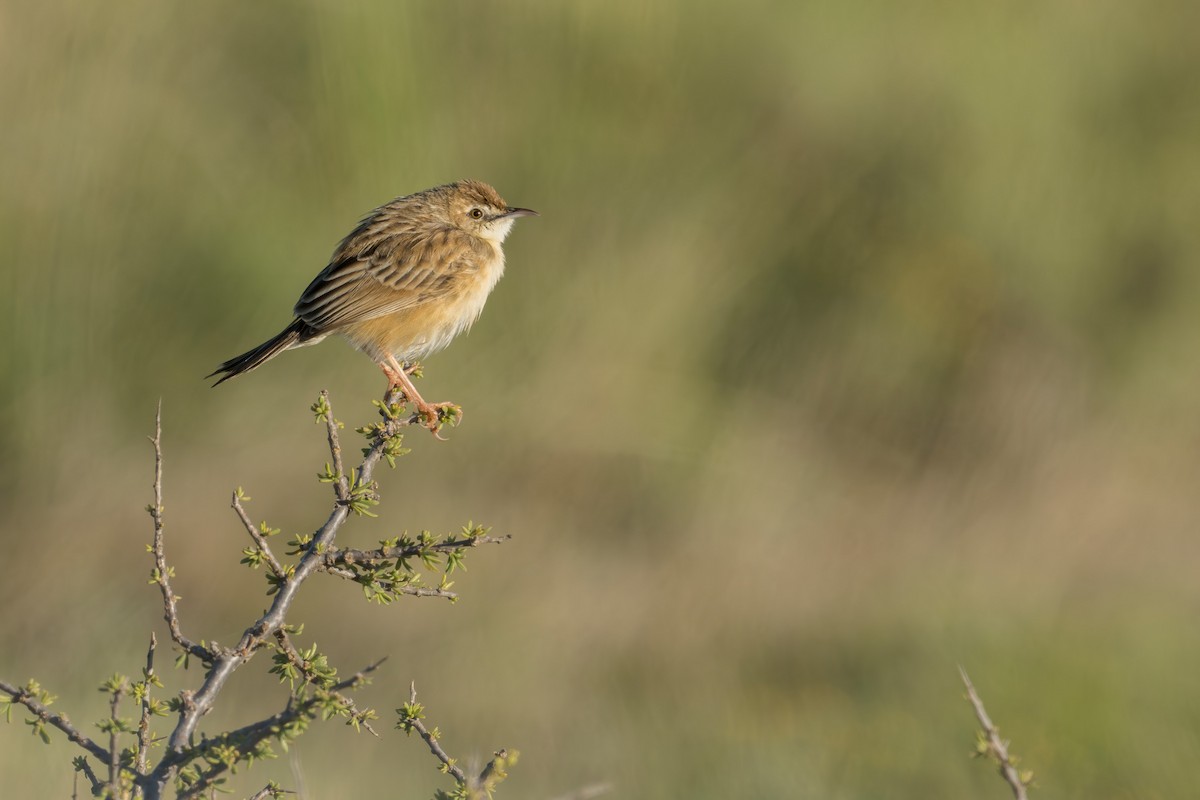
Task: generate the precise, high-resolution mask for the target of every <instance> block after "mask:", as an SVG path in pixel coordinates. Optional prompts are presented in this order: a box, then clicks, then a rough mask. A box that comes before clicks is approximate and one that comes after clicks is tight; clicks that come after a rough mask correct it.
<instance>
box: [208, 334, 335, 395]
mask: <svg viewBox="0 0 1200 800" xmlns="http://www.w3.org/2000/svg"><path fill="white" fill-rule="evenodd" d="M316 333H317V332H316V331H315V330H314V329H313V328H312V326H310V325H309V324H308V323H307V322H305V321H304V320H302V319H298V320H296V321H294V322H293V323H292V324H291V325H288V326H287V327H286V328H284V329H283V330H282V331H281V332H280V333H279V334H278V335H277V336H274V337H272V338H270V339H268V340H267V341H265V342H263V343H262V344H260V345H259V346H258V347H255V348H254V349H253V350H248V351H246V352H245V353H242V354H241V355H240V356H234V357H233V358H231V359H229V360H228V361H226V362H225V363H224V364H222V365H221V366H219V367H217V368H216V369H215V370H214V371H213V372H212V374H210V375H206V376H205V377H206V378H211V377H213V375H220V376H221V377H220V378H218V379H217V382H216V383H214V384H213V386H219V385H220V384H222V383H224V382H225V381H227V380H229V379H230V378H232V377H234V376H235V375H241V374H242V373H243V372H249V371H250V370H252V369H257V368H258V367H260V366H262V365H263V364H265V363H266V362H268V361H270V360H271V359H272V358H274V357H275V356H277V355H279V354H280V353H282V352H283V351H284V350H287V349H289V348H292V347H296V346H298V345H301V344H313V342H311V341H310V340H311V339H313V338H316Z"/></svg>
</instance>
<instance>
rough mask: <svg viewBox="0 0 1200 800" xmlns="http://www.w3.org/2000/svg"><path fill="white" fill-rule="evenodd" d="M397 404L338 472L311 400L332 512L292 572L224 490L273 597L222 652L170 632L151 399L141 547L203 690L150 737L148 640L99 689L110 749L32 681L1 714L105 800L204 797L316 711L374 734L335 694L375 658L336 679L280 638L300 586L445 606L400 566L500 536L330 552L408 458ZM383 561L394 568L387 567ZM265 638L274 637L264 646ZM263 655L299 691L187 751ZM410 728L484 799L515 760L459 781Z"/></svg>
mask: <svg viewBox="0 0 1200 800" xmlns="http://www.w3.org/2000/svg"><path fill="white" fill-rule="evenodd" d="M402 399H403V396H402V394H401V393H400V392H399V391H393V392H389V394H388V395H387V396H385V398H384V402H383V403H382V404H379V403H377V405H379V406H380V411H381V416H382V418H383V422H380V423H376V424H374V425H371V426H368V427H367V428H363V429H359V432H360V433H363V434H365V435H366V436H367V439H368V443H369V447H367V448H366V449H364V450H363V456H364V457H363V459H362V461H361V463H360V464H359V465H358V466H357V467H356V468H355V469H353V470H352V471H351V472H350V473H347V471H346V469H345V466H344V463H343V458H342V447H341V442H340V438H339V433H338V431H339V429H340V428H341V427H342V426H341V423H339V422H337V421H336V420H335V419H334V418H333V411H332V408H331V407H330V406H329V403H328V395H327V394H326V393H325V392H322V393H321V396H320V398H319V400H318V403H317V405H315V406H314V407H313V409H314V411H316V412H317V414H318V419H319V420H321V421H324V422H325V426H326V435H327V439H328V443H329V452H330V457H331V459H332V465H331V466H327V468H326V471H325V473H324V476H323V479H325V480H327V481H328V482H330V483H332V484H333V492H334V505H333V509H332V510H331V512H330V514H329V517H328V518H327V519H326V521H325V523H324V524H323V525H322V526H321V527H320V528H319V529H318V530H317V531H316V532H315V533H314V534H313V535H312V536H311V537H304V538H301V539H300V540H299V541H301V542H303V544H302V547H303V551H302V553H301V554H300V557H299V559H298V561H297V562H296V563H295V564H294V565H288V566H286V567H285V566H284V564H283V563H281V562H280V561H279V560H278V558H277V557H276V556H275V554H274V553H273V552H272V551H271V549H270V547H269V546H268V543H267V535H269V534H268V533H267V532H266V531H265V530H263V531H260V529H259V528H257V527H256V526H255V525H254V523H253V521H252V520H251V519H250V516H249V515H248V514H247V513H246V510H245V507H244V506H243V504H242V500H244V499H247V498H245V497H244V496H243V495H242V494H241V492H240V490H239V491H238V492H236V493H234V496H233V500H232V507H233V509H234V511H235V513H236V514H237V516H238V518H239V520H240V521H241V522H242V524H243V526H244V527H245V528H246V531H247V533H248V534H249V536H250V537H251V539H252V540H253V542H254V545H255V547H256V548H257V551H258V552H257V553H254V552H253V551H247V555H248V557H251V558H252V560H251V563H252V564H255V565H256V564H257V562H258V561H259V560H261V561H265V563H267V564H268V566H269V568H270V569H271V572H272V576H271V577H270V578H269V580H270V581H271V585H272V591H271V594H273V598H272V601H271V605H270V607H269V609H268V610H267V611H266V612H265V613H264V614H263V615H262V616H261V617H259V619H258V620H257V621H255V623H254V624H253V625H251V626H250V627H249V628H247V629H246V630H245V632H244V633H243V634H242V636H241V638H240V639H239V640H238V642H237V644H236V645H235V646H233V647H221V646H220V645H218V644H217V643H215V642H203V641H201V642H196V641H193V640H191V639H189V638H188V637H187V636H185V635H184V633H183V630H182V626H181V625H180V620H179V612H178V605H177V604H178V600H179V597H178V596H177V595H176V594H175V593H174V591H173V588H172V585H171V581H172V578H173V577H174V570H173V569H172V568H171V567H170V565H169V564H168V562H167V559H166V553H165V546H164V538H165V537H164V529H165V525H164V517H163V452H162V403H161V401H160V402H159V404H158V409H157V412H156V414H155V428H154V436H153V437H150V441H151V443H152V444H153V446H154V485H153V490H154V503H153V505H151V506H149V507H147V511H148V512H149V513H150V515H151V518H152V519H153V523H154V537H153V542H152V544H151V545H150V546H149V547H148V549H149V550H150V551H151V553H152V555H153V558H154V570H153V572H152V580H151V582H152V583H155V584H156V585H157V586H158V587H159V591H160V593H161V595H162V601H163V618H164V619H165V621H166V623H167V627H168V629H169V631H170V635H171V639H172V641H173V642H174V643H175V644H176V645H177V646H178V647H179V648H180V649H181V650H182V651H183V654H184V655H183V656H182V657H184V658H186V657H187V656H195V657H196V658H197V659H198V660H199V661H201V662H202V663H203V665H204V667H205V674H204V680H203V682H202V683H201V685H200V687H199V688H198V689H197V690H196V691H194V692H193V691H182V692H180V693H179V695H178V698H177V699H176V700H174V701H173V702H172V703H171V706H172V707H173V709H174V710H175V711H176V712H177V713H178V715H179V717H178V720H177V722H176V724H175V727H174V729H173V730H172V731H171V733H170V735H169V736H168V737H165V740H157V739H155V738H154V737H153V735H152V732H151V730H150V722H151V718H152V717H153V716H155V715H156V714H159V713H162V710H163V709H164V708H165V706H164V704H162V703H160V702H159V701H156V700H154V699H152V697H151V687H152V686H159V687H161V686H162V684H161V682H160V681H159V680H158V677H157V675H156V673H155V670H154V658H155V650H156V647H157V640H156V638H155V637H154V636H153V635H151V638H150V644H149V647H148V649H147V651H146V662H145V669H144V670H143V677H142V680H141V681H137V682H132V683H130V682H129V681H128V679H126V678H123V677H120V676H116V677H115V678H114V679H113V680H112V681H110V682H108V683H107V684H106V685H105V689H106V691H108V692H109V693H110V695H111V700H110V709H109V718H108V720H106V721H104V723H102V724H101V728H102V730H105V731H106V732H108V733H109V747H108V748H107V749H106V748H104V747H102V746H101V745H99V744H98V743H97V742H96V741H94V740H92V739H91V738H89V737H87V736H86V735H84V734H83V733H81V732H80V731H79V730H78V729H77V728H75V727H74V725H72V724H71V722H70V721H69V720H68V719H67V717H66V716H65V715H63V714H58V713H55V712H51V711H50V710H49V708H48V707H47V706H48V705H49V704H50V703H51V702H52V701H53V698H52V697H50V695H48V694H47V693H46V692H44V691H43V690H42V689H41V688H40V687H39V686H38V685H37V684H36V683H34V682H32V681H31V682H30V683H29V684H27V685H26V686H24V687H17V686H13V685H10V684H8V683H5V682H3V681H0V693H3V694H7V695H8V700H7V702H8V703H9V704H10V706H11V705H20V706H23V707H24V708H25V709H27V710H28V711H29V712H30V713H31V715H32V716H33V717H34V719H33V720H31V721H30V724H31V725H33V726H34V728H35V731H37V732H40V733H41V734H42V736H43V738H45V732H44V726H51V727H54V728H57V729H58V730H60V731H62V732H63V733H64V734H66V736H67V738H68V739H69V740H70V741H71V742H73V743H75V744H77V745H79V746H80V747H82V748H83V749H84V750H86V751H87V753H88V754H89V755H90V756H92V757H94V758H96V759H97V761H99V762H100V763H101V764H104V765H105V766H106V767H107V771H108V775H107V778H108V780H107V782H104V781H101V780H100V778H99V777H98V776H97V775H96V773H95V772H94V771H93V769H92V767H91V766H90V765H89V763H88V760H87V758H86V757H80V758H77V759H76V760H75V762H74V765H75V769H76V771H77V773H78V772H82V773H83V774H84V776H85V777H86V778H87V780H88V781H89V782H90V783H91V788H92V793H93V794H101V793H105V792H110V793H113V792H115V793H116V794H114V795H113V796H114V797H115V796H121V797H126V796H129V793H131V794H132V796H134V797H141V798H145V800H160V798H161V797H162V796H163V793H164V791H165V790H166V787H167V785H168V783H169V782H170V781H171V780H172V779H174V780H176V781H177V782H178V792H179V795H178V796H179V797H181V798H194V797H199V796H201V795H202V794H204V793H206V792H210V791H214V790H215V789H216V788H217V784H218V783H219V780H218V779H219V778H220V777H221V776H222V775H223V774H224V773H225V772H227V771H229V770H231V769H232V768H233V767H234V766H235V765H236V763H237V762H238V761H240V760H243V759H246V758H248V759H249V760H251V761H253V760H254V759H255V758H257V757H259V756H261V755H265V754H268V753H269V750H268V749H266V742H267V740H268V739H272V738H279V739H280V740H281V741H284V742H286V741H287V740H288V739H290V738H294V736H296V735H298V734H299V732H300V731H302V730H303V727H304V725H305V724H306V722H307V721H308V720H311V719H314V718H316V717H317V716H319V715H320V714H322V713H325V714H326V715H329V714H330V713H334V714H337V715H339V716H347V717H348V718H349V719H348V722H347V724H350V725H353V726H355V727H356V728H357V727H365V728H366V729H367V730H368V731H370V732H371V733H372V734H375V735H378V734H376V732H375V730H374V729H373V728H372V727H371V725H370V723H369V720H370V719H372V718H373V717H374V712H373V711H372V710H370V709H360V708H359V707H358V706H357V705H356V704H355V703H354V701H353V700H352V699H351V698H350V697H349V696H347V695H346V694H344V693H345V692H347V691H350V690H353V689H356V688H358V687H359V686H361V685H362V684H363V683H364V682H366V680H367V675H368V674H369V673H371V672H372V671H374V670H375V669H376V668H377V667H378V666H379V664H380V663H382V660H381V661H380V662H376V663H375V664H372V665H370V666H368V667H366V668H365V669H363V670H361V671H359V672H357V673H355V674H354V675H352V676H350V677H348V678H344V679H341V680H336V671H335V670H334V669H332V667H330V666H329V665H328V664H327V663H326V662H325V660H324V656H321V655H320V654H319V653H317V652H316V649H315V646H314V648H313V649H312V650H311V651H305V652H302V651H300V650H299V649H298V648H297V647H296V646H295V645H294V644H293V643H292V641H291V639H290V636H289V631H290V630H291V629H290V628H289V627H288V626H286V625H285V618H286V615H287V613H288V611H289V610H290V608H291V606H292V604H293V602H294V601H295V599H296V596H297V593H298V592H299V589H300V586H301V585H302V584H303V583H304V582H305V581H306V580H307V579H308V577H310V576H311V575H312V574H313V573H314V572H319V571H323V572H328V573H330V574H333V575H337V576H339V577H342V578H347V579H351V580H358V581H359V582H361V583H364V584H366V583H367V582H368V580H372V581H375V584H376V585H381V584H384V583H388V582H389V581H390V586H389V588H388V591H390V592H391V593H392V595H393V596H394V595H397V594H411V595H419V596H425V595H431V596H440V597H448V598H451V599H453V598H454V597H455V596H456V595H455V594H454V593H453V592H450V591H448V588H449V586H450V585H451V584H450V583H448V582H447V581H446V580H445V578H443V581H442V585H441V586H439V587H437V588H426V587H423V586H420V585H419V583H418V582H414V583H413V584H412V585H408V584H407V583H406V582H405V581H406V580H407V579H406V578H405V577H404V576H403V574H402V571H403V570H405V569H407V565H406V564H405V561H406V559H409V558H418V559H421V560H423V561H425V563H427V564H429V563H436V562H437V560H438V559H439V557H440V558H445V560H446V565H447V569H446V572H447V574H448V573H449V572H450V571H452V570H453V568H454V567H455V566H457V564H458V562H459V560H460V559H461V557H462V555H461V554H462V551H463V550H465V549H466V548H469V547H475V546H477V545H480V544H496V543H500V542H503V541H506V540H507V538H508V537H502V538H501V537H493V536H488V535H486V532H485V530H486V529H484V528H482V527H475V526H471V525H468V527H467V528H464V530H463V533H462V535H461V536H458V537H455V536H447V537H446V538H445V539H444V540H442V541H440V542H439V541H435V540H434V539H433V537H431V536H429V534H428V533H427V532H425V533H422V535H421V537H419V538H418V540H417V541H412V540H409V539H408V538H407V537H404V538H399V539H391V540H388V541H386V542H382V543H381V544H382V546H381V547H379V548H377V549H374V550H356V549H339V548H337V547H335V546H334V540H335V538H336V536H337V534H338V531H339V530H340V528H341V526H342V525H343V524H344V523H345V522H346V520H347V519H348V517H349V515H350V513H351V512H355V513H359V514H363V513H369V512H368V511H367V510H366V509H367V508H369V506H370V505H373V504H374V502H376V501H377V498H376V496H375V483H374V481H373V477H372V476H373V474H374V472H375V469H376V468H377V467H378V465H379V462H380V461H386V462H387V463H388V464H389V465H392V466H394V462H395V458H396V457H397V456H399V455H403V454H404V453H405V452H407V451H406V450H404V449H403V448H402V447H401V446H400V444H401V442H400V438H399V434H400V432H401V430H402V429H403V428H404V427H406V426H408V425H412V424H413V423H420V422H422V420H421V419H420V418H419V415H411V416H407V417H404V416H401V413H400V410H401V408H402V406H400V405H398V401H400V400H402ZM388 562H394V564H392V565H390V566H389V564H388ZM367 570H375V571H376V572H375V575H374V576H369V575H368V574H367V572H366V571H367ZM388 570H390V572H388ZM272 639H274V640H275V642H274V644H273V643H272V641H271V640H272ZM263 648H272V649H274V650H275V651H276V652H277V653H278V655H277V656H276V657H275V662H276V668H275V669H273V670H272V671H273V672H279V673H280V674H281V675H282V676H285V679H291V680H292V681H293V687H295V681H296V680H297V679H300V678H302V679H303V683H302V685H301V686H300V687H299V688H298V689H297V688H294V689H293V692H292V694H291V696H290V698H289V700H288V703H287V706H286V707H285V708H284V709H283V710H282V711H280V712H279V713H276V714H273V715H271V716H269V717H267V718H265V719H262V720H259V721H258V722H255V723H251V724H249V725H246V726H243V727H242V728H239V729H236V730H232V731H226V732H224V733H221V734H220V735H218V736H215V737H212V738H210V737H208V736H201V737H200V741H199V742H196V738H197V733H198V726H199V722H200V720H201V718H202V717H204V715H205V714H207V713H208V712H209V711H210V710H211V709H212V707H213V705H214V703H215V701H216V698H217V696H218V694H219V693H220V692H221V690H222V689H223V687H224V686H225V684H226V682H227V681H228V680H229V678H230V677H231V676H232V675H233V673H234V672H235V671H236V670H237V669H238V668H239V667H240V666H242V665H243V664H245V663H246V662H247V661H249V660H250V659H251V658H253V656H254V654H255V653H256V652H258V650H260V649H263ZM130 692H132V693H133V694H134V697H135V699H136V700H137V701H138V702H139V705H140V709H139V710H140V718H139V720H138V723H137V725H136V727H133V726H132V725H131V724H130V723H129V722H126V721H123V720H121V718H120V716H119V713H118V712H119V706H120V702H121V700H122V698H123V697H124V696H125V695H127V694H129V693H130ZM412 698H413V702H414V703H415V698H416V689H415V687H413V688H412ZM418 711H419V709H418ZM411 727H412V729H415V730H417V731H418V733H419V734H420V735H421V737H422V738H423V739H424V740H425V742H426V744H427V745H428V746H429V748H430V750H431V751H432V752H433V753H434V755H435V756H437V757H438V759H439V760H440V761H441V763H442V764H443V766H444V767H445V771H446V772H447V773H449V774H450V775H451V776H453V777H454V778H455V779H456V780H457V781H458V782H459V785H460V786H462V787H466V788H469V789H471V790H472V791H473V792H475V790H477V789H482V790H483V791H484V792H485V793H486V794H487V796H489V797H490V796H491V787H492V786H494V784H496V783H497V782H499V781H500V780H501V779H503V777H504V775H505V768H506V766H507V765H510V764H512V763H514V762H515V759H516V755H517V754H516V752H515V751H513V752H512V753H511V754H510V753H509V752H508V751H505V750H500V751H497V753H496V754H495V757H494V758H493V759H492V760H491V761H490V762H488V764H487V766H486V767H485V768H484V769H483V771H482V772H481V773H480V774H479V776H478V777H474V778H468V777H467V776H466V773H464V772H463V770H462V769H461V768H459V767H458V766H456V765H455V762H454V760H453V759H451V758H450V757H449V756H448V755H447V754H446V752H445V751H444V750H443V749H442V748H441V746H440V745H439V744H438V742H437V738H438V736H439V735H440V734H439V733H438V731H437V729H436V728H435V729H434V730H433V731H430V730H428V729H427V728H426V727H425V726H424V725H423V724H422V723H421V722H420V721H419V716H418V718H417V719H416V720H415V721H414V724H413V725H412V726H411ZM120 734H132V735H134V736H135V738H136V747H135V748H133V749H132V752H128V753H123V752H122V751H121V749H120V747H119V735H120ZM160 741H165V743H166V749H165V752H164V754H163V756H162V757H161V758H160V759H159V761H158V763H157V764H155V765H153V766H151V765H150V760H151V759H150V750H151V748H152V747H153V746H155V745H157V744H159V742H160ZM185 767H186V770H185ZM282 794H284V790H282V789H280V788H279V787H278V786H277V785H275V784H268V786H266V787H265V788H263V789H262V790H260V791H259V792H258V793H257V794H256V795H255V796H254V797H255V798H265V797H268V796H271V797H278V796H281V795H282ZM472 796H474V794H473V795H472Z"/></svg>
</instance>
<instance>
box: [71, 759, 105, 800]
mask: <svg viewBox="0 0 1200 800" xmlns="http://www.w3.org/2000/svg"><path fill="white" fill-rule="evenodd" d="M81 772H82V773H83V777H85V778H87V780H88V783H90V784H91V785H92V796H93V797H100V796H101V795H102V794H103V792H104V784H103V783H101V782H100V778H98V777H97V776H96V773H95V771H93V770H92V765H91V764H89V763H88V760H87V757H86V756H80V757H79V758H78V759H76V760H75V777H76V778H78V777H79V773H81Z"/></svg>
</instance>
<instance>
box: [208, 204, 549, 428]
mask: <svg viewBox="0 0 1200 800" xmlns="http://www.w3.org/2000/svg"><path fill="white" fill-rule="evenodd" d="M535 214H536V212H534V211H530V210H529V209H523V208H512V207H510V206H508V204H507V203H505V202H504V199H503V198H502V197H500V195H499V194H497V193H496V190H495V189H493V188H492V187H491V186H488V185H487V184H486V183H481V182H479V181H459V182H457V183H451V184H446V185H444V186H437V187H434V188H432V189H427V190H425V191H423V192H418V193H417V194H412V195H408V196H405V197H399V198H397V199H395V200H393V201H391V202H390V203H387V204H385V205H382V206H380V207H379V208H377V209H375V210H374V211H372V212H371V213H370V214H368V215H367V216H366V217H365V218H364V219H363V220H362V222H360V223H359V224H358V227H356V228H355V229H354V230H353V231H352V232H351V233H350V235H348V236H347V237H346V238H345V239H343V240H342V241H341V243H340V244H339V245H338V246H337V248H336V249H335V250H334V252H333V256H332V257H331V258H330V260H329V264H328V265H327V266H326V267H325V269H323V270H322V271H321V273H320V274H319V275H317V277H316V278H314V279H313V281H312V283H310V284H309V285H308V288H307V289H305V290H304V293H303V294H301V295H300V299H299V301H297V303H296V306H295V309H294V313H295V315H296V319H294V320H293V321H292V323H291V324H290V325H289V326H288V327H287V328H285V329H284V330H283V331H282V332H280V333H279V334H278V335H277V336H275V337H274V338H272V339H270V340H269V341H267V342H264V343H263V344H261V345H259V346H258V347H256V348H254V349H253V350H250V351H248V352H246V353H243V354H242V355H240V356H237V357H236V358H231V359H230V360H228V361H226V362H225V363H223V364H222V365H221V366H219V367H218V368H217V369H216V371H215V372H213V373H212V375H210V376H209V377H212V376H213V375H220V376H221V377H220V379H219V380H217V382H216V383H215V384H213V385H214V386H215V385H217V384H220V383H222V382H223V381H226V380H228V379H230V378H232V377H233V376H235V375H240V374H242V373H243V372H249V371H250V370H253V369H255V368H257V367H259V366H261V365H262V364H263V363H265V362H266V361H268V360H270V359H271V358H273V357H275V356H276V355H278V354H279V353H281V352H283V351H284V350H290V349H293V348H296V347H302V346H305V345H309V344H316V343H317V342H319V341H321V340H322V339H324V338H325V337H326V336H328V335H330V334H334V333H340V334H342V335H343V336H345V337H346V338H347V339H349V340H350V342H351V343H352V344H353V345H354V346H355V347H357V348H358V349H359V350H362V351H363V352H364V353H366V354H367V355H369V356H370V357H371V358H372V359H374V361H375V362H376V363H377V364H379V366H380V368H381V369H382V370H383V371H384V374H385V375H387V377H388V382H389V388H392V387H399V388H401V389H403V390H404V392H405V394H406V395H407V396H408V398H409V399H410V400H411V401H413V403H414V404H415V405H416V406H417V409H418V412H419V413H421V414H422V416H423V417H426V418H427V419H428V418H429V415H430V413H431V410H433V409H435V408H436V407H435V406H433V405H431V404H428V403H426V402H425V401H424V400H423V399H422V398H421V396H420V395H419V394H417V392H416V389H415V387H413V386H412V383H411V381H409V380H408V377H407V375H405V373H404V370H403V367H402V365H401V364H400V363H399V362H403V361H412V360H414V359H417V358H424V357H425V356H427V355H429V354H431V353H434V352H437V351H438V350H441V349H442V348H444V347H445V346H446V345H448V344H449V343H450V342H451V341H452V340H453V339H454V337H455V336H457V335H458V334H460V333H462V332H463V331H464V330H467V329H468V328H470V327H471V325H472V324H473V323H474V322H475V320H476V319H478V318H479V315H480V313H481V312H482V311H483V305H484V302H485V301H486V300H487V297H488V295H489V294H490V293H491V291H492V289H493V288H495V286H496V282H497V281H499V280H500V276H501V275H503V274H504V252H503V251H502V250H501V247H500V245H501V243H503V241H504V239H505V237H506V236H507V235H508V232H509V230H510V229H511V228H512V224H513V222H514V221H515V220H516V218H517V217H520V216H530V215H535ZM434 416H435V418H436V415H434Z"/></svg>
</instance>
